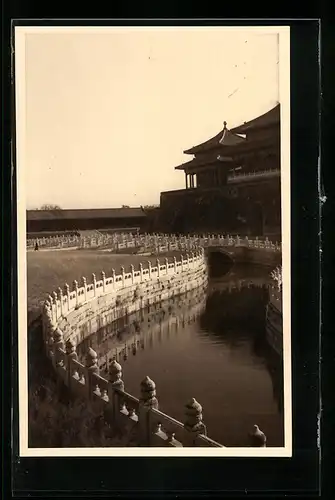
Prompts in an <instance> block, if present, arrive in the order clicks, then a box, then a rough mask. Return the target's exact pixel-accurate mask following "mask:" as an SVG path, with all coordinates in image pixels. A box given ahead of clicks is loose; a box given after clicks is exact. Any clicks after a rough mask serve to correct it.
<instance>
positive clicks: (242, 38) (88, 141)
mask: <svg viewBox="0 0 335 500" xmlns="http://www.w3.org/2000/svg"><path fill="white" fill-rule="evenodd" d="M278 59H279V56H278V36H277V35H276V34H264V33H263V34H262V32H258V33H255V32H246V31H245V30H242V29H241V30H240V31H238V32H237V31H236V30H234V31H232V30H227V29H226V28H219V29H218V28H215V29H213V28H206V29H205V28H191V29H189V28H180V29H177V28H170V29H162V28H151V29H149V28H141V29H139V28H137V29H130V28H127V29H115V30H114V31H113V32H112V31H111V30H109V32H106V31H105V32H104V31H103V30H101V31H100V32H98V31H96V30H95V32H93V31H91V32H90V30H87V31H86V32H85V33H83V32H82V33H66V34H64V32H63V33H55V32H53V33H52V32H51V31H50V32H49V33H43V34H28V35H26V70H25V75H26V154H25V165H26V174H27V175H26V192H27V208H36V207H39V206H40V205H42V204H43V203H53V204H58V205H60V206H61V207H62V208H90V207H92V208H93V207H117V206H121V205H122V204H126V205H130V206H139V205H141V204H142V205H145V204H158V203H159V194H160V192H161V191H167V190H171V189H179V188H184V185H185V179H184V173H183V172H178V171H175V170H174V167H175V166H177V165H179V164H180V163H182V162H184V161H187V160H189V159H191V157H188V156H187V155H184V154H183V150H184V149H187V148H190V147H191V146H193V145H196V144H198V143H200V142H202V141H205V140H207V139H208V138H210V137H211V136H213V135H215V134H217V133H218V132H219V131H220V130H221V128H222V127H223V121H224V120H226V121H227V123H228V128H229V127H233V126H235V125H238V124H239V123H241V122H244V121H246V120H249V119H251V118H254V117H256V116H258V115H259V114H262V113H264V112H266V111H268V110H269V109H270V108H272V107H273V106H275V105H276V104H277V102H278V101H279V82H278V71H279V61H278Z"/></svg>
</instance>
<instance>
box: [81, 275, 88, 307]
mask: <svg viewBox="0 0 335 500" xmlns="http://www.w3.org/2000/svg"><path fill="white" fill-rule="evenodd" d="M82 280H83V287H84V300H85V302H87V280H86V278H85V276H83V277H82Z"/></svg>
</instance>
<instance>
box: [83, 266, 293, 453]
mask: <svg viewBox="0 0 335 500" xmlns="http://www.w3.org/2000/svg"><path fill="white" fill-rule="evenodd" d="M268 274H269V270H264V269H261V268H249V267H242V268H233V269H231V271H230V272H229V273H228V274H227V275H226V276H224V277H221V278H219V277H218V278H216V279H211V281H210V284H209V286H208V288H207V289H205V290H201V289H198V290H196V291H194V292H192V293H188V294H187V295H184V296H181V297H178V298H175V299H173V300H170V301H166V302H165V303H163V304H158V305H157V306H151V307H150V309H149V310H148V309H146V310H144V311H140V312H138V313H137V314H134V315H132V316H129V317H128V318H126V319H123V320H120V321H118V322H115V323H114V324H111V325H108V326H107V327H104V328H102V329H101V330H99V331H98V332H97V333H96V334H93V335H91V336H90V338H88V339H86V340H85V341H84V342H83V343H82V344H81V345H80V346H78V354H79V357H80V358H81V359H83V357H84V353H85V352H86V350H87V348H88V346H92V347H93V349H95V350H96V351H97V352H98V355H99V365H100V372H101V374H102V375H103V376H107V373H108V372H107V370H108V364H109V363H110V361H111V360H112V359H113V358H114V357H115V356H116V357H117V360H118V362H119V363H120V364H121V365H122V368H123V380H124V383H125V389H126V390H127V392H130V393H131V394H133V395H135V396H137V397H139V395H140V382H141V381H142V380H143V378H144V377H145V376H146V375H149V376H150V378H151V379H152V380H154V381H155V383H156V387H157V397H158V400H159V405H160V410H162V411H163V412H165V413H167V414H169V415H171V416H172V417H174V418H176V419H178V420H180V421H183V420H184V405H185V404H186V403H187V402H188V400H189V399H190V398H192V397H194V398H196V399H197V400H198V401H199V402H200V404H201V405H202V406H203V420H204V423H205V424H206V426H207V430H208V435H209V436H210V437H211V438H212V439H215V440H217V441H219V442H220V443H222V444H224V445H225V446H248V445H249V441H248V432H249V431H250V430H251V429H252V427H253V425H254V424H257V425H259V427H260V428H261V429H262V430H263V431H264V432H265V434H266V435H267V439H268V443H267V444H268V446H284V443H283V410H282V407H283V404H282V398H283V394H282V393H283V377H282V362H281V359H279V357H278V356H277V355H276V353H274V352H273V351H272V349H271V348H270V347H269V346H268V345H267V343H266V340H265V328H264V327H265V306H266V301H267V291H266V290H265V289H264V288H262V285H263V286H264V285H265V284H266V283H267V280H268ZM241 280H242V281H241Z"/></svg>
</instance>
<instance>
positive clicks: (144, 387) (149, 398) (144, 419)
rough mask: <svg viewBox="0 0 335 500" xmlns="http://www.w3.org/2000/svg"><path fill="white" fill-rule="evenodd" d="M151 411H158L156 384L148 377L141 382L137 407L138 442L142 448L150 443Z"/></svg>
mask: <svg viewBox="0 0 335 500" xmlns="http://www.w3.org/2000/svg"><path fill="white" fill-rule="evenodd" d="M151 409H156V410H158V399H157V397H156V384H155V382H154V381H153V380H151V379H150V378H149V377H148V376H146V377H145V379H144V380H142V382H141V396H140V405H139V415H138V421H139V440H140V443H141V444H142V446H150V441H151V422H150V411H151Z"/></svg>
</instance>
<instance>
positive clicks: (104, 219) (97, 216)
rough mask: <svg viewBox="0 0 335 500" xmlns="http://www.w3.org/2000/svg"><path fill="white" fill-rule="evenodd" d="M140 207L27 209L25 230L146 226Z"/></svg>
mask: <svg viewBox="0 0 335 500" xmlns="http://www.w3.org/2000/svg"><path fill="white" fill-rule="evenodd" d="M146 219H147V215H146V212H145V211H144V210H143V209H142V208H96V209H75V210H27V233H36V232H48V231H49V232H53V231H80V230H82V231H83V230H92V229H98V230H99V229H121V228H140V229H142V228H145V223H146Z"/></svg>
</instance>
